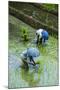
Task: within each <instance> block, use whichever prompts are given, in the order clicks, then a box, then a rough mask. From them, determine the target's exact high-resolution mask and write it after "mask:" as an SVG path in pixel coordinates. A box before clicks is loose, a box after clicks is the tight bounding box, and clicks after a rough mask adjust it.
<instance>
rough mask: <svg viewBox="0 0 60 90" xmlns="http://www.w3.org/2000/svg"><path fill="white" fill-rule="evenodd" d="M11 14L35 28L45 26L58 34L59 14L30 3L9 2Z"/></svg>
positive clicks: (52, 32)
mask: <svg viewBox="0 0 60 90" xmlns="http://www.w3.org/2000/svg"><path fill="white" fill-rule="evenodd" d="M9 14H11V15H13V16H15V17H17V18H19V19H20V20H22V21H24V22H25V23H27V24H29V25H31V26H32V27H34V28H35V29H39V28H44V29H47V30H48V31H49V33H50V34H54V33H55V35H58V15H57V14H55V15H54V14H52V13H50V12H47V11H45V12H44V10H41V9H40V8H37V7H35V6H34V5H32V4H29V3H27V4H26V3H17V2H14V3H13V2H10V3H9Z"/></svg>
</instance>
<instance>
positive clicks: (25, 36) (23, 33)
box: [21, 27, 29, 41]
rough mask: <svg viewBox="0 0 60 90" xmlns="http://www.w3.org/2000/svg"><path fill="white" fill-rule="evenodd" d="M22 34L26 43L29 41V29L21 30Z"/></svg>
mask: <svg viewBox="0 0 60 90" xmlns="http://www.w3.org/2000/svg"><path fill="white" fill-rule="evenodd" d="M21 32H22V38H23V40H24V41H28V40H29V39H28V29H27V28H25V27H23V28H21Z"/></svg>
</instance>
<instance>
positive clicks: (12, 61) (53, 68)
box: [8, 15, 58, 88]
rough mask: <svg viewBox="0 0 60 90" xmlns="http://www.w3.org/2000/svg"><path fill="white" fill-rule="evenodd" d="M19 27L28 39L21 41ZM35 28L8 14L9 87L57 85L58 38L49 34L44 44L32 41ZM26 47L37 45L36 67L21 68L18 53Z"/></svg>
mask: <svg viewBox="0 0 60 90" xmlns="http://www.w3.org/2000/svg"><path fill="white" fill-rule="evenodd" d="M21 28H26V29H27V30H28V31H27V32H28V37H29V40H28V41H26V42H25V41H23V38H22V31H21ZM35 32H36V30H35V29H34V28H32V27H30V26H29V25H27V24H26V23H24V22H22V21H20V20H19V19H17V18H15V17H13V16H11V15H9V52H8V53H9V57H8V63H9V82H8V83H9V88H20V87H36V86H50V85H58V40H57V39H56V38H55V37H54V36H50V35H49V40H48V42H47V45H46V46H42V45H38V46H37V45H36V44H35V43H34V40H35V36H36V35H35ZM28 47H37V48H38V49H39V51H40V56H39V57H38V58H36V62H39V65H38V68H36V67H33V66H31V65H30V66H29V70H28V71H26V70H25V69H22V68H21V67H20V66H21V59H20V54H21V53H22V52H23V51H24V50H25V49H26V48H28Z"/></svg>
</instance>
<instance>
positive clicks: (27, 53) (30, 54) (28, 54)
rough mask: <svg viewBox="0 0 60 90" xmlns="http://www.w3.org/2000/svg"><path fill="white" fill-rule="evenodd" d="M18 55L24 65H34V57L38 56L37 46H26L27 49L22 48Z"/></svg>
mask: <svg viewBox="0 0 60 90" xmlns="http://www.w3.org/2000/svg"><path fill="white" fill-rule="evenodd" d="M20 56H21V60H22V61H23V64H24V65H25V66H26V67H28V64H32V65H36V63H35V61H34V57H38V56H39V50H38V49H37V48H28V49H27V50H24V51H23V52H22V53H21V55H20Z"/></svg>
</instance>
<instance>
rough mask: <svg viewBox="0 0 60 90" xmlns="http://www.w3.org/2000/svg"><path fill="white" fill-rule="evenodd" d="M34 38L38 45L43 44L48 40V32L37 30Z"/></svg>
mask: <svg viewBox="0 0 60 90" xmlns="http://www.w3.org/2000/svg"><path fill="white" fill-rule="evenodd" d="M36 36H37V42H36V43H37V44H38V43H40V44H43V45H44V44H45V43H46V41H47V40H48V36H49V34H48V32H47V31H46V30H45V29H38V30H37V31H36Z"/></svg>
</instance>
